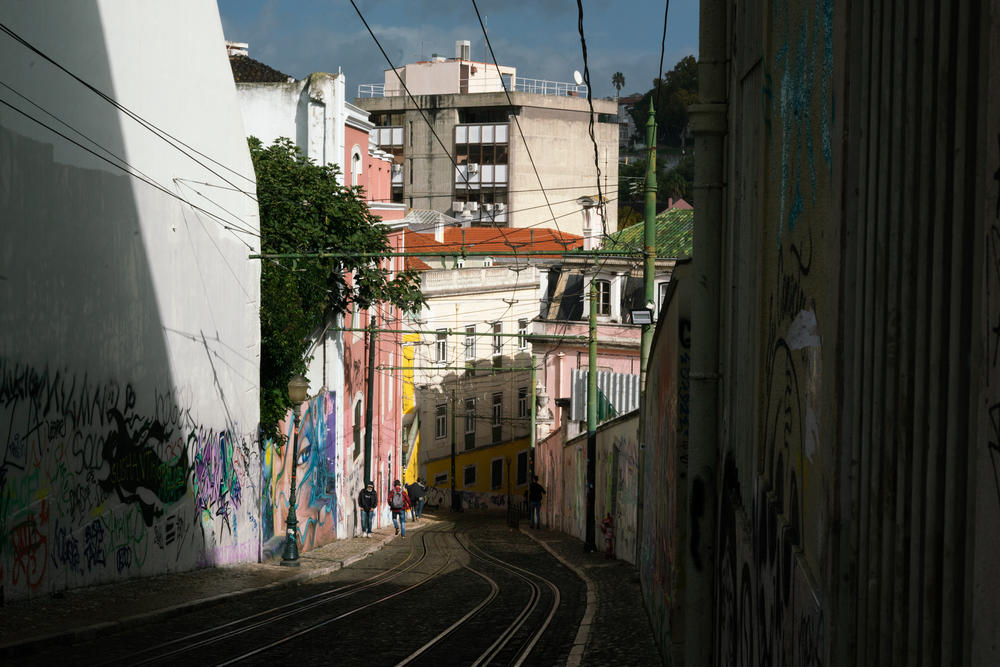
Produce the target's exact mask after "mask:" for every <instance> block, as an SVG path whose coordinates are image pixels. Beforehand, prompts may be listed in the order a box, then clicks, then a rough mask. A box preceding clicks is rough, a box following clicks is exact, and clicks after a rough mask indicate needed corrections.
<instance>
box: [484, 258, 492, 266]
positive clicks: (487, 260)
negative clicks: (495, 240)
mask: <svg viewBox="0 0 1000 667" xmlns="http://www.w3.org/2000/svg"><path fill="white" fill-rule="evenodd" d="M483 266H485V267H486V268H489V267H491V266H493V258H492V257H483Z"/></svg>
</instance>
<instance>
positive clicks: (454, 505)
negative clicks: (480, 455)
mask: <svg viewBox="0 0 1000 667" xmlns="http://www.w3.org/2000/svg"><path fill="white" fill-rule="evenodd" d="M451 509H452V511H455V512H461V511H462V501H461V500H459V498H458V492H457V491H456V490H455V390H454V389H452V390H451Z"/></svg>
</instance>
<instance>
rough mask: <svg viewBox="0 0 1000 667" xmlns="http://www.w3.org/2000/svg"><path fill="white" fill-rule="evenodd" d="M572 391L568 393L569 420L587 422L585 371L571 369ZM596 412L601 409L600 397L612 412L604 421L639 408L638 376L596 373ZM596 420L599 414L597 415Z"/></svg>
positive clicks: (606, 372)
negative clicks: (597, 395) (605, 401)
mask: <svg viewBox="0 0 1000 667" xmlns="http://www.w3.org/2000/svg"><path fill="white" fill-rule="evenodd" d="M571 382H572V391H571V393H570V418H571V419H573V420H574V421H587V369H585V368H574V369H572V377H571ZM597 392H598V394H599V397H598V401H599V402H598V410H599V411H600V410H602V409H604V408H602V407H601V398H600V397H601V396H603V397H604V399H606V400H607V402H608V405H609V406H610V408H611V409H612V410H613V411H614V414H610V415H608V416H606V417H605V419H611V418H612V417H617V416H620V415H624V414H628V413H629V412H632V411H633V410H637V409H638V408H639V375H638V374H632V373H614V372H612V371H597ZM598 418H599V419H600V418H601V414H600V413H598Z"/></svg>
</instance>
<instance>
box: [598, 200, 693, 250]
mask: <svg viewBox="0 0 1000 667" xmlns="http://www.w3.org/2000/svg"><path fill="white" fill-rule="evenodd" d="M642 234H643V225H642V223H641V222H639V223H636V224H634V225H630V226H628V227H626V228H625V229H622V230H619V231H617V232H615V233H614V234H612V235H611V237H610V238H609V239H608V240H606V241H605V242H604V247H605V248H615V247H616V246H618V245H619V244H623V245H626V246H628V247H632V248H635V249H637V250H640V249H642V244H643V236H642ZM693 239H694V211H693V210H691V209H678V208H668V209H667V210H665V211H663V212H662V213H659V214H658V215H657V216H656V256H657V258H663V257H673V258H681V257H690V256H691V250H692V245H693Z"/></svg>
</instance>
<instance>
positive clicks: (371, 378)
mask: <svg viewBox="0 0 1000 667" xmlns="http://www.w3.org/2000/svg"><path fill="white" fill-rule="evenodd" d="M374 386H375V315H372V314H371V313H370V311H369V321H368V386H367V387H366V388H365V484H368V482H370V481H372V428H373V427H372V423H373V422H374V420H375V406H374V405H373V402H374V401H373V395H374V393H375V392H374ZM389 474H390V475H391V474H392V471H391V470H390V471H389Z"/></svg>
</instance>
